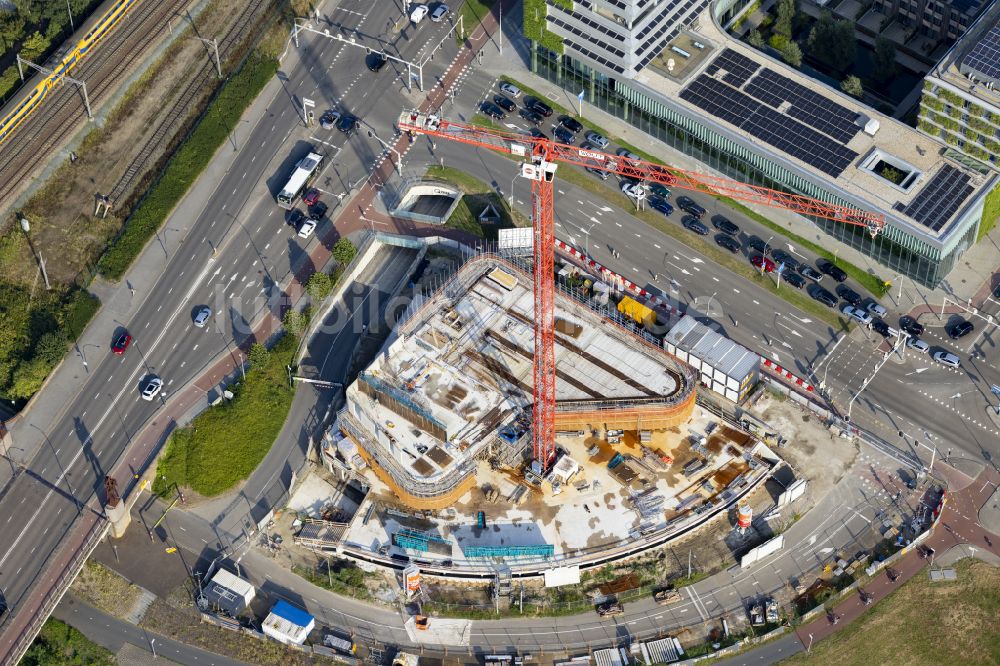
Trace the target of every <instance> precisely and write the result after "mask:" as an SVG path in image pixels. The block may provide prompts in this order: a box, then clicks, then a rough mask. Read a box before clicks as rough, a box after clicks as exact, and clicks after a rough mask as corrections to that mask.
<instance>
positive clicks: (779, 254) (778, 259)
mask: <svg viewBox="0 0 1000 666" xmlns="http://www.w3.org/2000/svg"><path fill="white" fill-rule="evenodd" d="M771 256H772V257H774V261H775V263H777V264H784V265H785V270H789V271H794V270H795V269H796V268H798V267H799V260H798V259H796V258H795V257H793V256H792V255H791V254H789V253H788V252H785V251H784V250H775V251H774V252H772V253H771Z"/></svg>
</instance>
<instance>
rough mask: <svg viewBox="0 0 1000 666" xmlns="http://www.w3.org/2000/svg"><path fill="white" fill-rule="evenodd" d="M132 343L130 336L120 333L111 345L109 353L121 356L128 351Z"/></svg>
mask: <svg viewBox="0 0 1000 666" xmlns="http://www.w3.org/2000/svg"><path fill="white" fill-rule="evenodd" d="M131 342H132V336H131V335H129V334H128V333H122V334H121V335H119V336H118V338H117V339H116V340H115V343H114V344H113V345H111V351H113V352H114V353H116V354H118V355H119V356H121V355H122V354H124V353H125V350H126V349H128V346H129V344H130V343H131Z"/></svg>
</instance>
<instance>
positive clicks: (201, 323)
mask: <svg viewBox="0 0 1000 666" xmlns="http://www.w3.org/2000/svg"><path fill="white" fill-rule="evenodd" d="M211 316H212V308H210V307H208V306H207V305H203V306H201V307H200V308H198V311H197V312H196V313H195V315H194V325H195V326H197V327H198V328H205V324H207V323H208V318H209V317H211Z"/></svg>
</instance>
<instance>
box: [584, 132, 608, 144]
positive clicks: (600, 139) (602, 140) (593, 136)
mask: <svg viewBox="0 0 1000 666" xmlns="http://www.w3.org/2000/svg"><path fill="white" fill-rule="evenodd" d="M584 137H585V138H586V139H587V141H589V142H591V143H592V144H594V145H595V146H597V147H598V148H607V147H608V144H609V143H611V142H610V141H608V138H607V137H606V136H604V135H603V134H598V133H597V132H587V133H586V134H585V135H584Z"/></svg>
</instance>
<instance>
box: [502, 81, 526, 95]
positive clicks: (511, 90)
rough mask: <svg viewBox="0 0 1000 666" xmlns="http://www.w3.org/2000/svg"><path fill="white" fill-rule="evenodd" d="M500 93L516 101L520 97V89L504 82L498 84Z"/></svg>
mask: <svg viewBox="0 0 1000 666" xmlns="http://www.w3.org/2000/svg"><path fill="white" fill-rule="evenodd" d="M500 92H502V93H503V94H505V95H507V96H508V97H513V98H514V99H517V98H518V97H520V96H521V89H520V88H518V87H517V86H515V85H514V84H513V83H507V82H506V81H504V82H503V83H501V84H500Z"/></svg>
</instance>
